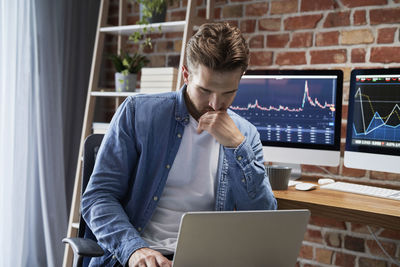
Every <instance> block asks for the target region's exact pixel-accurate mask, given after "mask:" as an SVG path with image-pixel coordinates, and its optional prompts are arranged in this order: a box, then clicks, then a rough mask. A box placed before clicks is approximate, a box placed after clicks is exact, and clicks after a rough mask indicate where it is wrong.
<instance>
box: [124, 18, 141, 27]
mask: <svg viewBox="0 0 400 267" xmlns="http://www.w3.org/2000/svg"><path fill="white" fill-rule="evenodd" d="M139 20H140V17H139V16H128V17H127V18H126V24H127V25H133V24H136V23H138V21H139Z"/></svg>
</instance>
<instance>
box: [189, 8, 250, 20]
mask: <svg viewBox="0 0 400 267" xmlns="http://www.w3.org/2000/svg"><path fill="white" fill-rule="evenodd" d="M185 12H186V11H185ZM242 16H243V5H234V6H231V5H225V6H224V7H223V8H222V17H224V18H240V17H242Z"/></svg>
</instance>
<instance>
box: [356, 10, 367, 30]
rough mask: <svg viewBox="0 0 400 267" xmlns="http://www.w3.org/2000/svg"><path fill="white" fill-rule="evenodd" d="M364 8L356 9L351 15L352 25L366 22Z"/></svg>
mask: <svg viewBox="0 0 400 267" xmlns="http://www.w3.org/2000/svg"><path fill="white" fill-rule="evenodd" d="M365 14H366V12H365V10H357V11H355V12H354V15H353V24H354V25H357V26H358V25H365V24H367V19H366V17H365Z"/></svg>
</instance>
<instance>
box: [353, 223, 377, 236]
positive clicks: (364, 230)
mask: <svg viewBox="0 0 400 267" xmlns="http://www.w3.org/2000/svg"><path fill="white" fill-rule="evenodd" d="M369 228H370V229H371V231H372V232H373V233H376V232H378V231H379V229H380V228H378V227H375V226H370V227H369ZM350 229H351V231H352V232H354V233H361V234H370V232H369V230H368V226H367V225H365V224H360V223H354V222H352V223H351V228H350Z"/></svg>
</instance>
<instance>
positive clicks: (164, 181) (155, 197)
mask: <svg viewBox="0 0 400 267" xmlns="http://www.w3.org/2000/svg"><path fill="white" fill-rule="evenodd" d="M248 58H249V50H248V46H247V43H246V41H245V40H244V38H243V37H242V35H241V33H240V31H239V30H238V29H237V28H236V27H232V26H230V25H229V24H222V23H211V24H204V25H203V26H201V27H200V29H199V31H198V32H197V33H196V34H195V35H194V36H193V37H192V38H191V39H190V41H189V43H188V45H187V66H184V67H183V77H184V81H185V86H183V88H182V89H181V90H180V91H179V92H171V93H165V94H159V95H140V96H136V97H129V98H127V99H126V101H124V103H123V104H122V105H121V106H120V108H119V109H118V111H117V112H116V114H115V115H114V118H113V119H112V122H111V125H110V129H109V131H108V132H107V134H106V135H105V137H104V140H103V143H102V146H101V148H100V150H99V153H98V156H97V160H96V165H95V167H94V171H93V175H92V177H91V179H90V182H89V185H88V187H87V189H86V192H85V194H84V195H83V197H82V214H83V217H84V219H85V220H86V222H87V224H88V225H89V227H90V228H91V230H92V231H93V233H94V234H95V236H96V238H97V240H98V242H99V244H100V245H101V246H102V247H103V248H104V250H105V255H104V256H103V257H101V258H94V259H92V260H91V266H98V265H101V266H114V264H118V262H119V264H121V265H123V266H130V267H133V266H135V267H136V266H148V267H153V266H154V267H155V266H171V261H170V260H171V258H172V256H171V255H173V253H174V251H175V246H176V241H177V235H178V230H179V223H180V219H181V216H182V214H183V213H185V212H188V211H206V210H234V209H237V210H251V209H275V208H276V200H275V198H274V196H273V193H272V191H271V187H270V185H269V182H268V179H267V178H266V175H265V169H264V165H263V152H262V145H261V142H260V139H259V134H258V132H257V130H256V128H255V127H254V126H253V125H251V124H250V123H249V122H247V121H246V120H244V119H243V118H241V117H239V116H238V115H236V114H235V113H233V112H232V111H230V110H229V109H228V108H229V106H230V105H231V103H232V102H233V99H234V98H235V95H236V91H237V89H238V85H239V81H240V78H241V76H242V74H243V73H244V71H245V70H246V69H247V65H248ZM205 256H206V255H205Z"/></svg>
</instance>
